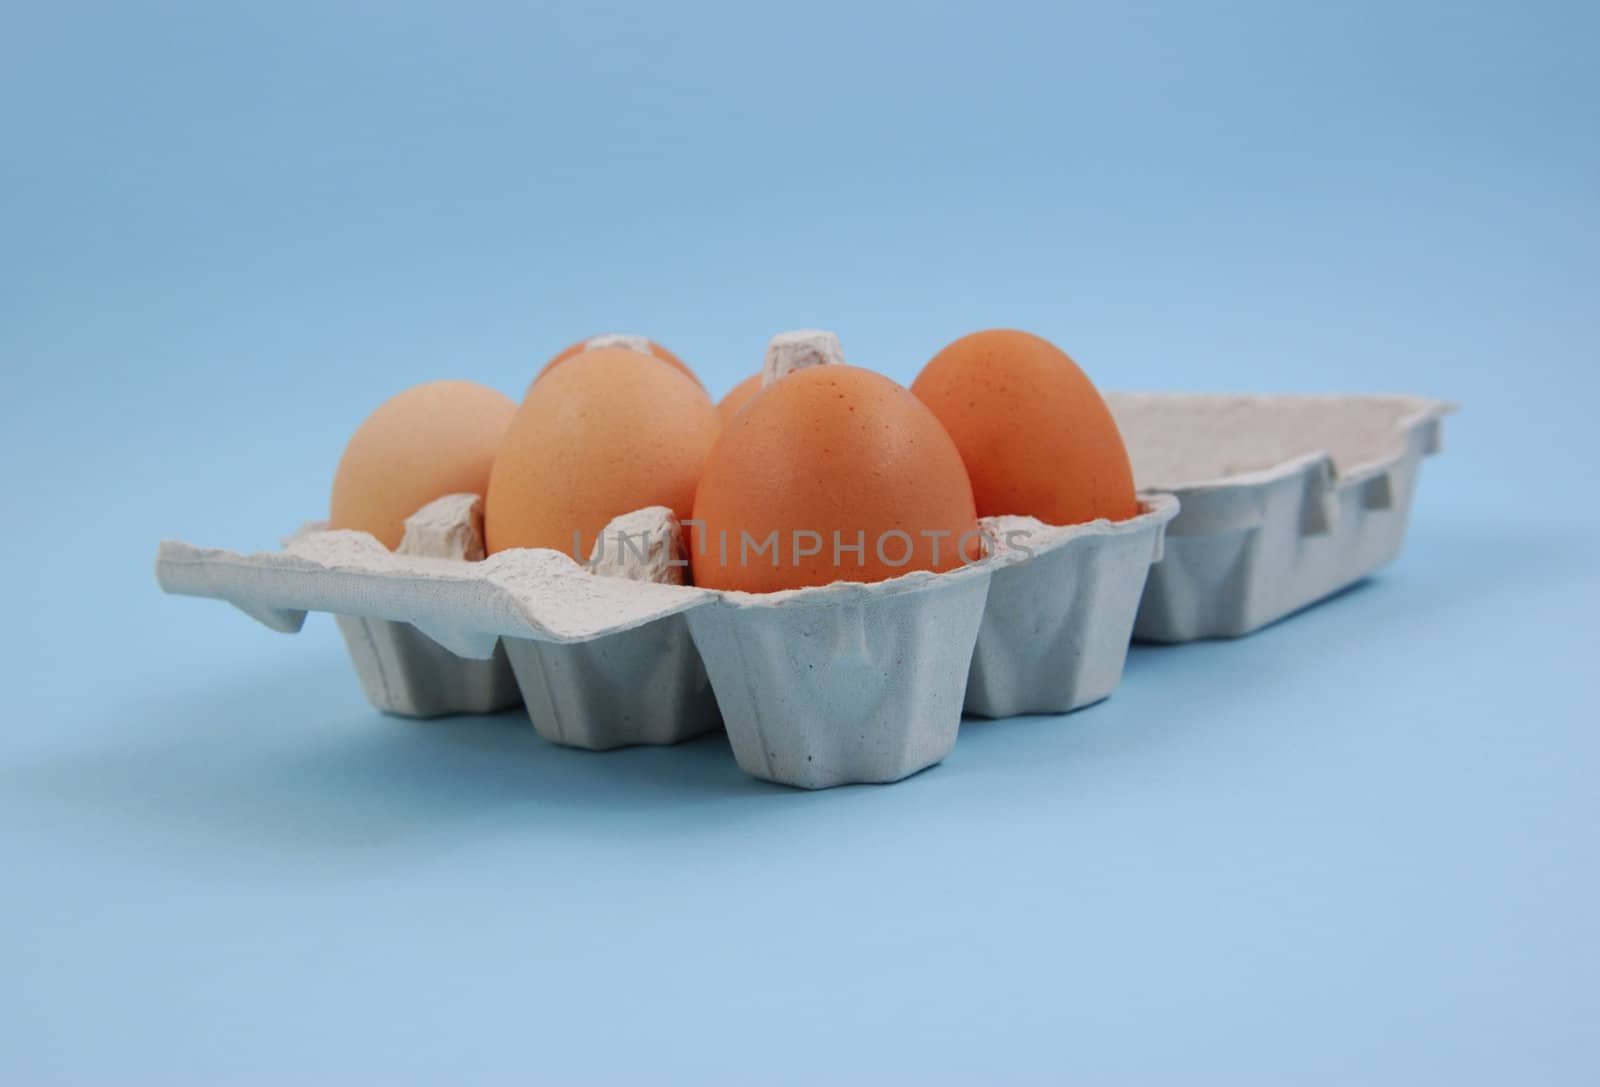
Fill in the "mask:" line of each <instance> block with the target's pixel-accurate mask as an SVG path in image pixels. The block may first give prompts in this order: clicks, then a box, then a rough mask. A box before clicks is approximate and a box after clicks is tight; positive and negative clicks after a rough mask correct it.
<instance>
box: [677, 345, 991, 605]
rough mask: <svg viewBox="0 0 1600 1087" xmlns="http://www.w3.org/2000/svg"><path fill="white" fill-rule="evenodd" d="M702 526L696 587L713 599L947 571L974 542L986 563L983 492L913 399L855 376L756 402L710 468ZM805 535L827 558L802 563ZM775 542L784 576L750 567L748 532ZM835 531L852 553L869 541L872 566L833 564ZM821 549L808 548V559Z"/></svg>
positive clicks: (790, 379)
mask: <svg viewBox="0 0 1600 1087" xmlns="http://www.w3.org/2000/svg"><path fill="white" fill-rule="evenodd" d="M694 516H695V519H696V520H698V521H700V522H702V524H703V527H702V529H701V534H700V535H699V537H698V538H697V539H695V540H692V541H691V548H690V551H691V556H690V561H691V565H692V568H693V571H694V577H695V584H697V585H702V586H705V587H708V588H713V589H735V590H740V591H743V592H754V593H761V592H774V591H778V590H782V589H797V588H803V587H805V586H809V585H827V584H831V583H832V582H835V581H883V580H885V579H887V578H892V577H898V576H900V575H901V574H905V573H909V572H910V571H913V570H949V569H952V568H954V567H956V566H958V565H960V563H961V561H962V559H961V553H960V552H958V546H960V545H961V541H963V539H964V541H965V544H964V548H965V553H966V554H967V555H968V556H969V557H976V556H977V555H978V554H979V553H980V552H981V545H980V543H979V538H978V536H977V513H976V511H975V510H974V507H973V501H972V487H971V485H970V484H969V483H968V482H967V473H966V469H965V468H963V467H962V464H961V456H960V454H959V453H958V452H957V451H956V448H955V445H954V443H953V442H951V440H950V436H949V435H948V434H946V433H945V432H944V428H943V427H941V426H940V425H939V421H938V420H937V419H935V418H934V416H933V413H932V412H930V411H928V409H927V408H926V407H924V406H923V404H922V403H921V402H919V401H918V400H917V399H916V398H915V397H913V396H912V395H911V394H910V393H909V392H907V391H906V390H905V389H904V388H902V387H901V386H899V385H896V384H895V383H894V382H893V381H890V380H889V379H888V378H886V377H883V376H882V375H880V374H875V373H872V372H871V371H869V370H863V369H859V368H857V367H854V366H844V365H837V366H819V367H816V368H814V369H809V370H802V371H798V372H796V373H792V374H790V375H789V376H787V377H785V378H783V379H782V380H780V381H778V382H776V383H774V384H772V385H770V386H768V387H767V388H765V389H763V390H762V391H761V395H760V396H758V397H756V398H754V399H752V400H751V401H750V402H749V403H748V404H746V405H745V407H744V409H743V410H742V411H740V412H738V414H737V415H736V416H735V417H734V418H733V420H732V421H731V422H730V423H729V424H728V426H727V429H726V430H725V431H724V433H723V436H722V438H721V439H720V440H719V441H718V442H717V445H716V448H715V449H714V450H713V451H712V453H711V456H710V458H709V459H708V460H707V462H706V466H705V474H704V475H703V476H702V477H701V480H700V487H699V490H698V492H697V493H696V496H695V503H694ZM796 530H799V531H802V532H814V533H817V534H818V535H819V536H820V537H821V538H822V544H821V549H820V553H819V554H816V555H814V556H805V555H801V556H799V557H798V558H797V557H796V555H795V551H796V548H795V547H794V546H793V545H794V539H795V537H794V532H795V531H796ZM773 531H776V532H777V534H778V541H777V542H778V549H779V555H778V559H779V561H778V563H777V564H776V565H774V564H773V562H772V558H771V556H770V555H762V556H758V557H756V558H755V559H754V560H748V559H747V558H746V557H745V556H742V555H741V551H740V548H741V543H742V535H741V534H742V533H748V534H749V536H750V537H751V539H752V541H754V542H756V543H760V542H761V541H764V540H765V539H766V538H767V537H768V535H769V534H770V533H772V532H773ZM835 532H838V533H839V539H840V540H841V541H843V542H844V543H845V544H846V545H851V544H854V543H855V542H857V541H858V540H859V539H864V540H865V543H866V547H865V552H864V554H863V555H862V556H860V557H859V559H858V557H857V555H856V554H855V553H854V552H846V551H841V552H840V553H839V555H838V556H837V558H838V560H839V561H837V562H836V561H835V559H836V556H835V554H834V548H833V541H834V536H833V534H834V533H835ZM891 532H899V533H904V534H905V535H906V536H908V537H910V540H909V541H906V540H904V539H901V538H899V537H890V536H888V535H887V534H888V533H891ZM925 533H942V534H943V535H942V536H939V537H937V538H935V537H932V536H929V535H925ZM858 534H860V535H858ZM723 539H726V540H727V541H728V551H727V561H724V559H723V549H722V545H721V541H722V540H723ZM880 539H882V540H884V542H885V545H886V546H885V555H884V556H880V555H879V554H878V546H877V544H878V541H879V540H880ZM908 544H909V547H908ZM810 546H811V541H810V539H809V537H807V538H805V539H804V540H803V542H802V546H801V548H800V550H802V551H804V550H809V549H810ZM936 547H937V550H938V554H937V557H935V548H936ZM885 557H886V558H887V559H888V560H889V561H884V559H885ZM902 559H904V561H902Z"/></svg>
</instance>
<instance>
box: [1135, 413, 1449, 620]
mask: <svg viewBox="0 0 1600 1087" xmlns="http://www.w3.org/2000/svg"><path fill="white" fill-rule="evenodd" d="M1106 402H1107V404H1108V405H1109V406H1110V408H1111V411H1112V414H1113V415H1115V417H1116V420H1117V425H1118V427H1119V428H1120V429H1121V431H1122V436H1123V440H1124V441H1125V442H1126V444H1127V447H1128V453H1129V456H1130V458H1131V459H1132V461H1133V472H1134V479H1135V480H1136V482H1137V484H1138V486H1139V487H1140V489H1141V490H1142V491H1149V492H1162V493H1166V494H1171V495H1174V496H1176V497H1177V499H1178V500H1179V503H1180V507H1181V508H1180V511H1179V513H1178V515H1177V517H1176V518H1175V519H1174V520H1173V521H1172V523H1171V524H1170V525H1169V526H1168V527H1167V534H1166V544H1165V548H1166V554H1165V557H1164V560H1163V561H1162V562H1161V563H1160V565H1158V566H1156V567H1155V568H1154V569H1153V570H1152V571H1151V574H1150V578H1149V581H1148V584H1147V585H1146V587H1145V591H1144V598H1143V600H1142V601H1141V603H1140V605H1139V611H1138V617H1137V620H1136V621H1135V623H1134V630H1133V633H1134V637H1135V638H1138V639H1141V640H1147V641H1155V642H1186V641H1191V640H1193V639H1196V638H1216V637H1236V636H1239V635H1243V634H1249V633H1250V632H1252V631H1255V630H1259V629H1260V628H1261V627H1263V626H1266V625H1267V624H1269V623H1272V622H1275V621H1276V620H1278V619H1281V618H1283V617H1284V616H1286V615H1289V614H1291V613H1293V612H1296V611H1298V610H1300V609H1301V608H1304V607H1306V606H1308V605H1310V604H1313V603H1315V602H1316V601H1319V600H1321V599H1323V598H1325V597H1328V596H1330V595H1332V594H1334V593H1336V592H1338V591H1339V590H1340V589H1343V588H1345V587H1347V586H1349V585H1352V584H1354V583H1356V582H1358V581H1360V580H1361V579H1362V578H1365V577H1366V576H1368V575H1369V574H1371V573H1372V572H1373V571H1375V570H1377V569H1378V568H1379V567H1381V566H1383V565H1384V564H1385V563H1387V562H1389V561H1390V560H1391V559H1393V558H1394V557H1395V555H1397V554H1398V553H1399V551H1400V547H1401V544H1402V543H1403V541H1404V539H1405V530H1406V523H1407V521H1408V519H1409V515H1410V509H1411V499H1412V495H1413V494H1414V493H1415V489H1416V482H1417V472H1418V469H1419V467H1420V465H1421V462H1422V458H1423V457H1425V456H1428V455H1430V454H1432V453H1436V452H1438V451H1439V448H1440V434H1441V429H1442V420H1443V418H1444V416H1445V415H1447V414H1449V413H1450V412H1452V411H1454V410H1455V408H1454V406H1453V405H1451V404H1447V403H1443V402H1440V401H1436V400H1427V399H1423V398H1420V397H1408V396H1221V395H1198V394H1184V393H1108V394H1106Z"/></svg>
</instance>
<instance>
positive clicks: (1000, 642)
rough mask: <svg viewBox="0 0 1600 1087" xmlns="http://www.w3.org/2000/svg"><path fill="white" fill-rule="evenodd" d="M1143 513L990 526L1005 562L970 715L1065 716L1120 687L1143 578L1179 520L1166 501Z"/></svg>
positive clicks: (1150, 502) (1008, 520)
mask: <svg viewBox="0 0 1600 1087" xmlns="http://www.w3.org/2000/svg"><path fill="white" fill-rule="evenodd" d="M1140 506H1141V512H1140V513H1139V514H1138V516H1136V517H1132V518H1130V519H1128V520H1126V521H1120V522H1112V521H1092V522H1089V523H1087V524H1082V525H1064V526H1052V525H1046V524H1044V523H1042V522H1040V521H1038V520H1036V519H1034V518H1032V517H992V518H984V533H985V536H986V538H988V539H989V540H991V541H994V544H995V546H996V547H997V549H998V557H999V559H1000V560H1001V562H1000V564H999V565H997V566H996V568H995V571H994V577H993V581H992V582H991V584H990V586H989V599H988V604H987V605H986V606H985V608H984V612H983V624H982V626H981V627H980V628H979V631H978V640H977V646H976V649H975V650H974V652H973V655H972V674H971V677H970V678H969V680H968V682H967V697H966V711H967V713H969V714H972V715H973V716H975V717H1013V716H1016V715H1018V714H1024V713H1066V712H1068V711H1069V710H1075V709H1078V708H1080V707H1082V706H1087V705H1089V704H1090V703H1092V702H1098V701H1100V700H1101V699H1102V698H1105V697H1106V696H1107V695H1109V694H1110V693H1111V692H1112V690H1113V689H1115V688H1116V686H1117V683H1118V681H1119V680H1120V679H1121V678H1122V666H1123V663H1124V661H1126V659H1127V656H1128V641H1129V636H1130V634H1131V633H1132V630H1133V620H1134V614H1135V613H1136V612H1137V610H1138V606H1139V598H1140V595H1141V593H1142V592H1143V590H1144V584H1145V577H1146V575H1147V574H1148V573H1149V571H1150V567H1151V563H1153V562H1160V561H1161V554H1162V537H1163V533H1164V531H1165V528H1166V525H1167V523H1168V522H1169V521H1171V520H1172V518H1173V517H1174V516H1176V515H1177V512H1178V503H1177V500H1176V499H1174V498H1172V497H1170V496H1168V495H1150V496H1148V497H1146V498H1144V499H1142V500H1141V503H1140ZM1017 545H1020V547H1019V546H1017ZM1021 547H1025V548H1026V549H1027V551H1029V552H1031V557H1028V556H1027V555H1026V553H1025V552H1021V550H1020V548H1021ZM1008 559H1009V560H1011V561H1007V560H1008Z"/></svg>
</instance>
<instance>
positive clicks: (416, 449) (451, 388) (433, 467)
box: [328, 381, 517, 551]
mask: <svg viewBox="0 0 1600 1087" xmlns="http://www.w3.org/2000/svg"><path fill="white" fill-rule="evenodd" d="M516 410H517V405H516V403H515V401H513V400H512V399H511V398H510V397H507V396H504V395H502V394H500V393H498V392H496V391H495V390H493V389H490V388H486V387H485V386H482V385H477V384H474V383H473V382H470V381H433V382H429V383H428V384H426V385H418V386H416V387H415V388H412V389H407V390H406V391H405V392H403V393H401V394H399V395H398V396H395V397H393V398H391V399H390V400H387V401H385V402H384V403H383V404H382V405H381V406H380V407H379V408H378V410H377V411H375V412H373V413H372V414H371V415H369V416H368V417H367V420H366V422H364V423H362V424H361V427H360V429H359V430H357V431H356V433H355V436H354V437H352V438H351V439H350V444H349V445H347V446H345V450H344V456H343V457H341V458H340V459H339V469H338V471H337V472H336V473H335V474H334V477H333V500H332V502H331V503H330V506H329V511H328V524H329V526H330V527H332V528H350V529H358V530H360V531H362V532H370V533H372V535H374V536H376V537H377V538H378V540H379V542H380V543H382V544H383V546H385V547H387V548H389V549H390V550H391V551H392V550H394V549H395V548H396V547H399V546H400V538H401V537H402V536H403V535H404V534H405V520H406V518H407V517H410V516H411V515H412V514H413V513H416V512H417V510H419V509H421V508H422V507H423V506H425V505H427V504H428V503H429V502H432V501H433V500H434V499H435V498H442V497H444V496H445V495H447V494H483V493H484V491H485V490H486V489H487V488H488V486H489V470H490V468H491V466H492V465H493V464H494V458H495V453H496V451H497V450H498V449H499V448H500V439H501V437H502V436H503V435H504V434H505V432H506V427H508V426H509V425H510V424H511V417H512V415H513V414H515V412H516Z"/></svg>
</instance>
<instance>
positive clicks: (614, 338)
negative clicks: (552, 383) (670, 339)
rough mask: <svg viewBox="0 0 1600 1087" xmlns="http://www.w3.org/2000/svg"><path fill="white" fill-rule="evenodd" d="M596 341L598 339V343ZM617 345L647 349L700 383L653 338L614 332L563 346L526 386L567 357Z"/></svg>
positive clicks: (676, 358)
mask: <svg viewBox="0 0 1600 1087" xmlns="http://www.w3.org/2000/svg"><path fill="white" fill-rule="evenodd" d="M635 340H638V341H641V342H638V343H634V342H633V341H635ZM596 341H598V343H597V342H596ZM608 341H610V342H608ZM591 343H595V344H596V346H595V347H590V346H589V345H590V344H591ZM618 347H624V348H627V349H629V350H642V351H648V352H649V353H650V354H651V355H652V356H654V357H655V358H658V359H660V360H661V361H662V362H665V363H668V364H669V365H672V366H676V367H677V368H678V369H679V370H682V371H683V372H684V373H685V374H688V375H689V377H691V378H693V379H694V383H695V384H696V385H700V378H699V377H697V376H696V375H695V372H694V371H693V370H691V369H689V364H688V363H686V362H684V361H683V360H682V359H680V358H679V357H678V356H677V355H674V354H673V353H672V352H671V351H668V350H667V349H666V348H665V347H662V346H661V345H660V344H658V343H656V342H655V341H654V340H645V339H643V338H642V337H634V336H618V335H615V334H610V335H606V336H591V337H590V338H589V339H587V340H579V341H578V342H577V343H575V344H571V345H570V346H568V347H565V348H563V349H562V350H561V351H560V353H558V354H557V355H556V357H555V358H553V359H551V360H550V361H549V362H547V363H545V364H544V369H543V370H540V371H539V374H538V376H537V377H535V378H534V379H533V382H532V384H530V385H529V386H528V390H529V391H530V392H531V391H533V386H534V385H537V384H539V382H540V381H541V380H543V379H544V376H545V375H546V374H548V373H549V372H550V371H551V370H554V369H555V368H556V367H557V366H560V365H561V364H562V363H564V362H566V361H567V360H568V359H574V358H577V357H578V356H579V355H581V354H584V353H585V352H587V351H593V350H608V351H609V350H614V349H616V348H618ZM701 388H702V390H703V389H704V386H703V385H702V386H701Z"/></svg>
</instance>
